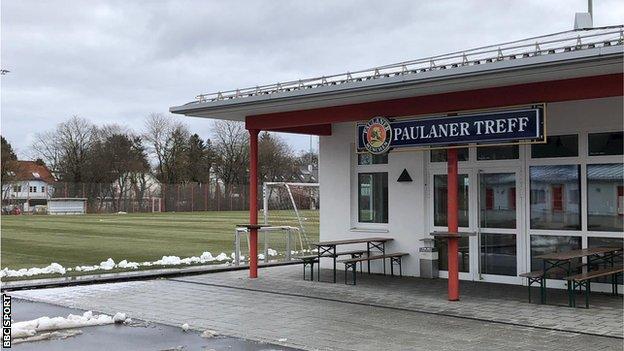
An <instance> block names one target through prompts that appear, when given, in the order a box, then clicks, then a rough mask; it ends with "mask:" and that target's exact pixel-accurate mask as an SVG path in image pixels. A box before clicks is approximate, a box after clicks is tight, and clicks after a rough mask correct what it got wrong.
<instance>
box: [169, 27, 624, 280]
mask: <svg viewBox="0 0 624 351" xmlns="http://www.w3.org/2000/svg"><path fill="white" fill-rule="evenodd" d="M623 31H624V27H623V26H611V27H604V28H585V29H575V30H571V31H566V32H561V33H555V34H550V35H545V36H540V37H534V38H527V39H524V40H517V41H513V42H508V43H501V44H497V45H492V46H488V47H481V48H478V49H474V50H466V51H458V52H455V53H450V54H445V55H438V56H434V57H427V58H423V59H419V60H414V61H407V62H402V63H398V64H394V65H387V66H383V67H377V68H373V69H370V70H364V71H358V72H351V73H345V74H339V75H333V76H325V77H320V78H312V79H304V80H297V81H292V82H285V83H277V84H274V85H267V86H260V87H254V88H249V89H236V90H232V91H228V92H219V93H215V94H206V95H199V96H198V98H197V100H195V101H192V102H190V103H188V104H185V105H182V106H176V107H172V108H171V109H170V110H171V112H173V113H180V114H184V115H187V116H194V117H202V118H216V119H228V120H237V121H244V122H245V125H246V128H247V129H248V130H249V132H250V135H251V137H250V142H251V161H250V162H251V163H252V164H251V166H250V167H251V168H250V169H251V170H252V172H251V176H252V181H251V182H250V183H251V185H250V187H251V188H252V189H251V191H250V194H254V189H253V187H254V185H253V183H254V181H253V179H255V178H254V167H257V165H255V164H254V160H255V156H254V152H256V151H255V149H254V148H255V146H254V143H256V139H257V138H254V136H256V135H257V133H258V131H259V130H263V131H264V130H268V131H278V132H290V133H302V134H313V135H319V136H320V155H319V158H320V160H319V173H320V174H319V179H320V193H321V198H322V202H323V206H321V214H320V217H321V219H320V221H321V234H320V236H321V240H334V239H346V238H357V237H362V236H375V235H377V236H388V237H392V238H393V239H394V240H393V241H392V242H391V243H390V244H389V245H390V248H389V250H391V251H405V252H409V254H410V255H409V258H407V259H405V260H404V264H403V269H404V273H407V274H409V275H414V276H419V275H420V273H421V272H420V258H421V256H423V255H422V254H421V252H420V251H421V250H420V249H421V248H423V247H424V246H425V245H426V244H425V241H423V239H427V238H431V235H430V234H431V233H433V232H442V231H446V230H449V229H448V227H450V226H451V225H450V223H451V218H450V217H451V216H447V208H448V205H449V204H448V203H447V196H449V198H450V194H451V192H450V191H449V189H448V188H447V182H448V181H449V180H453V179H455V177H453V178H451V177H449V176H448V175H449V174H455V172H456V173H457V184H458V189H457V192H458V194H457V196H455V195H453V198H455V199H456V201H453V203H454V205H456V208H457V219H456V220H457V222H458V223H457V225H458V226H459V228H458V230H459V232H466V233H476V235H474V236H466V237H461V238H459V239H453V240H455V241H458V242H456V243H452V241H449V242H451V243H452V245H457V246H458V247H456V248H455V251H454V252H457V253H458V261H459V262H458V269H459V273H458V275H459V279H461V280H471V281H488V282H500V283H510V284H523V283H525V282H524V281H523V280H522V279H521V278H520V277H519V276H518V275H519V274H520V273H523V272H527V271H529V270H531V268H532V267H533V268H535V266H536V265H537V264H538V262H537V261H535V260H534V259H533V258H534V257H535V256H537V255H539V254H541V253H546V252H553V251H562V250H566V249H574V248H586V247H592V246H601V245H617V246H621V245H622V240H623V239H622V238H623V233H622V232H623V230H624V226H623V212H624V200H623V199H624V198H623V196H624V190H623V186H624V184H623V175H624V166H623V163H622V162H623V161H622V154H623V144H622V141H623V130H624V126H623V100H622V97H623V82H624V80H623V78H624V76H623V69H622V67H623V53H624V50H623V48H624V46H623V40H624V32H623ZM517 111H525V112H526V111H534V112H535V115H536V116H538V117H539V115H541V116H542V117H539V119H538V120H537V122H536V125H537V126H538V127H537V128H536V132H537V133H538V134H539V135H538V134H536V135H535V137H531V138H529V137H524V136H517V135H516V134H513V133H512V135H511V136H514V135H516V138H515V139H514V140H505V141H504V142H495V143H492V142H493V141H495V140H493V139H489V140H486V139H483V140H482V139H466V140H470V141H469V142H468V144H467V145H466V144H465V143H462V142H461V141H459V140H461V138H459V137H458V138H451V137H449V138H446V139H444V138H442V136H445V137H446V134H452V131H451V132H449V131H448V130H444V131H442V129H440V130H438V131H437V132H436V135H435V138H438V135H437V133H438V132H439V133H440V135H441V136H439V137H440V138H441V139H440V140H442V142H440V143H437V144H426V143H424V144H423V145H425V147H414V145H415V143H416V140H415V139H417V138H418V131H416V132H414V129H412V130H411V133H412V134H411V135H410V131H409V130H407V129H406V130H405V131H404V130H403V129H400V128H399V129H398V130H397V129H393V128H394V127H392V126H388V129H387V130H386V131H385V132H384V130H385V129H384V128H385V126H384V125H383V123H386V122H383V121H389V122H388V123H390V122H391V123H397V125H398V124H399V123H402V122H405V123H408V124H409V123H411V124H412V125H414V124H418V123H421V124H424V123H438V124H436V125H437V126H440V124H439V123H443V122H444V121H449V120H450V119H448V118H451V117H449V116H454V117H453V118H456V119H457V120H460V121H465V123H470V122H471V121H474V123H475V124H476V123H477V122H479V123H482V121H480V120H478V119H476V118H477V117H478V116H481V117H483V116H486V115H490V116H491V115H494V114H497V113H500V114H503V115H505V114H508V115H511V114H513V113H516V112H517ZM523 113H524V112H523ZM376 117H384V118H383V119H379V120H378V121H376V120H375V118H376ZM367 122H368V123H369V125H368V126H367V125H365V124H366V123H367ZM376 122H379V123H377V124H378V126H380V127H376V128H380V130H377V131H375V132H376V134H374V135H373V134H370V135H369V134H367V133H369V131H374V129H373V127H372V124H373V123H376ZM380 123H381V124H380ZM449 123H450V122H449ZM458 123H459V122H458ZM483 123H484V122H483ZM514 123H515V122H514ZM393 125H394V126H396V125H395V124H393ZM511 125H512V124H511V122H510V126H511ZM514 125H515V124H514ZM491 127H492V128H493V127H495V126H494V125H492V126H491ZM509 129H510V130H511V129H512V128H511V127H509ZM537 129H540V130H537ZM501 130H502V131H501V132H500V133H501V135H504V133H505V130H504V127H502V129H501ZM421 131H422V130H421ZM460 131H461V130H460ZM492 131H493V133H492V134H496V133H499V131H494V129H492ZM386 132H388V133H390V132H392V133H394V134H393V135H394V136H395V138H394V139H392V138H390V139H389V140H390V141H389V142H388V143H389V144H388V145H385V146H388V147H390V148H391V150H390V151H389V152H381V153H379V154H376V153H375V151H377V149H383V148H384V147H385V146H384V144H383V143H382V142H381V141H384V140H388V139H384V138H385V134H384V133H386ZM442 132H444V133H445V134H444V135H442V134H441V133H442ZM399 133H402V137H401V138H398V137H397V135H399ZM461 135H463V134H461ZM425 136H427V137H429V136H431V134H427V135H424V134H423V132H421V134H420V137H421V138H420V140H424V139H425ZM451 136H452V135H451ZM511 136H510V137H511ZM403 137H405V139H406V140H407V139H412V140H411V141H410V142H413V144H410V145H408V146H411V147H401V146H405V145H403V144H399V143H400V142H403V139H402V138H403ZM366 138H368V139H366ZM432 138H433V136H432ZM367 140H368V141H367ZM436 140H437V139H436ZM444 140H446V142H443V141H444ZM475 140H476V141H475ZM501 140H502V139H501ZM373 141H374V143H373ZM378 141H379V142H378ZM395 141H396V143H395ZM384 142H385V141H384ZM406 143H407V142H406ZM369 144H370V145H373V144H376V145H373V146H374V147H373V148H368V149H364V148H363V146H366V147H369V146H370V145H369ZM393 145H394V146H393ZM416 146H417V145H416ZM367 150H368V151H371V150H372V151H371V152H373V153H370V152H366V151H367ZM382 151H383V150H382ZM455 157H456V158H457V159H458V162H457V163H453V160H454V159H455ZM452 164H457V167H458V169H455V170H451V168H450V167H451V165H452ZM399 178H401V179H399ZM403 180H407V181H403ZM250 206H251V207H252V208H251V210H250V220H251V221H250V223H252V224H254V223H256V222H255V215H254V213H253V212H254V210H255V208H254V206H255V205H254V204H253V203H251V204H250ZM449 231H451V232H453V230H449ZM455 231H457V230H455ZM446 245H447V241H446V240H437V241H436V246H437V248H438V252H439V268H440V277H448V276H449V269H448V266H447V264H448V263H447V262H449V260H448V257H447V252H448V248H447V246H446ZM252 248H253V246H252ZM252 257H253V256H252ZM251 266H252V267H251V271H252V277H253V276H254V272H253V271H254V267H253V262H252V265H251ZM374 268H375V269H376V270H377V271H381V266H380V265H379V264H377V265H375V267H374ZM452 280H454V279H449V282H450V281H452ZM549 286H563V282H562V281H555V282H553V284H552V285H551V284H550V283H549Z"/></svg>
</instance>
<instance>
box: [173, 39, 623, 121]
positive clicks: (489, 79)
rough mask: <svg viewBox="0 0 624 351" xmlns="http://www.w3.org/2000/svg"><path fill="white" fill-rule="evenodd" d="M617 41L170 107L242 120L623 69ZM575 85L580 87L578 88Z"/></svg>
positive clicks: (178, 110)
mask: <svg viewBox="0 0 624 351" xmlns="http://www.w3.org/2000/svg"><path fill="white" fill-rule="evenodd" d="M623 54H624V47H622V46H621V45H617V46H609V47H600V48H593V49H586V50H581V51H571V52H564V53H558V54H550V55H543V56H539V55H537V56H532V57H527V58H522V59H516V60H504V61H498V62H491V63H488V64H483V65H473V66H463V67H462V66H460V67H454V68H449V69H445V70H433V71H429V72H423V73H419V74H417V75H405V76H394V77H383V78H379V79H373V80H367V81H360V82H349V83H347V84H341V85H328V86H323V87H318V88H314V89H308V90H296V91H284V92H278V93H274V94H270V95H259V96H251V97H245V98H241V99H229V100H219V101H209V102H201V103H198V102H195V103H189V104H186V105H182V106H175V107H171V108H170V111H171V112H172V113H177V114H184V115H186V116H192V117H202V118H213V119H223V120H234V121H245V118H246V117H247V116H258V115H267V114H275V113H282V112H289V111H300V110H310V109H319V108H325V107H332V106H342V105H352V104H358V103H366V102H374V101H383V100H393V99H401V98H407V97H417V96H425V95H434V94H444V93H450V92H458V91H466V90H477V89H484V88H493V87H502V86H509V85H519V84H527V83H535V82H543V81H553V80H564V79H572V78H580V77H591V76H600V75H608V74H618V73H620V74H621V73H622V71H623V69H622V67H623V64H624V62H623ZM579 88H583V87H582V86H579Z"/></svg>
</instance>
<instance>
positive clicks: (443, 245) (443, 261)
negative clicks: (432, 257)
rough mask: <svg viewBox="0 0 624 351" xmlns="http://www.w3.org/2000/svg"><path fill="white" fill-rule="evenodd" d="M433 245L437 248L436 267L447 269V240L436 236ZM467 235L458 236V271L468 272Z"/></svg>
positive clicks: (468, 251)
mask: <svg viewBox="0 0 624 351" xmlns="http://www.w3.org/2000/svg"><path fill="white" fill-rule="evenodd" d="M434 243H435V247H436V249H437V250H438V269H440V270H441V271H448V240H447V239H446V238H438V239H436V240H435V242H434ZM469 247H470V246H469V245H468V237H465V236H464V237H461V238H459V257H458V260H459V271H460V272H468V270H469V269H470V250H469Z"/></svg>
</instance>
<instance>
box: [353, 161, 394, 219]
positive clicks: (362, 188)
mask: <svg viewBox="0 0 624 351" xmlns="http://www.w3.org/2000/svg"><path fill="white" fill-rule="evenodd" d="M358 221H359V222H362V223H388V173H385V172H384V173H360V174H358Z"/></svg>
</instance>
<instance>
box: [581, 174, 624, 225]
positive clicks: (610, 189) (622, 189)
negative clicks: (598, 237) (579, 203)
mask: <svg viewBox="0 0 624 351" xmlns="http://www.w3.org/2000/svg"><path fill="white" fill-rule="evenodd" d="M623 177H624V164H622V163H614V164H599V165H587V229H588V230H593V231H608V232H622V230H624V221H623V218H624V178H623Z"/></svg>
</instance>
